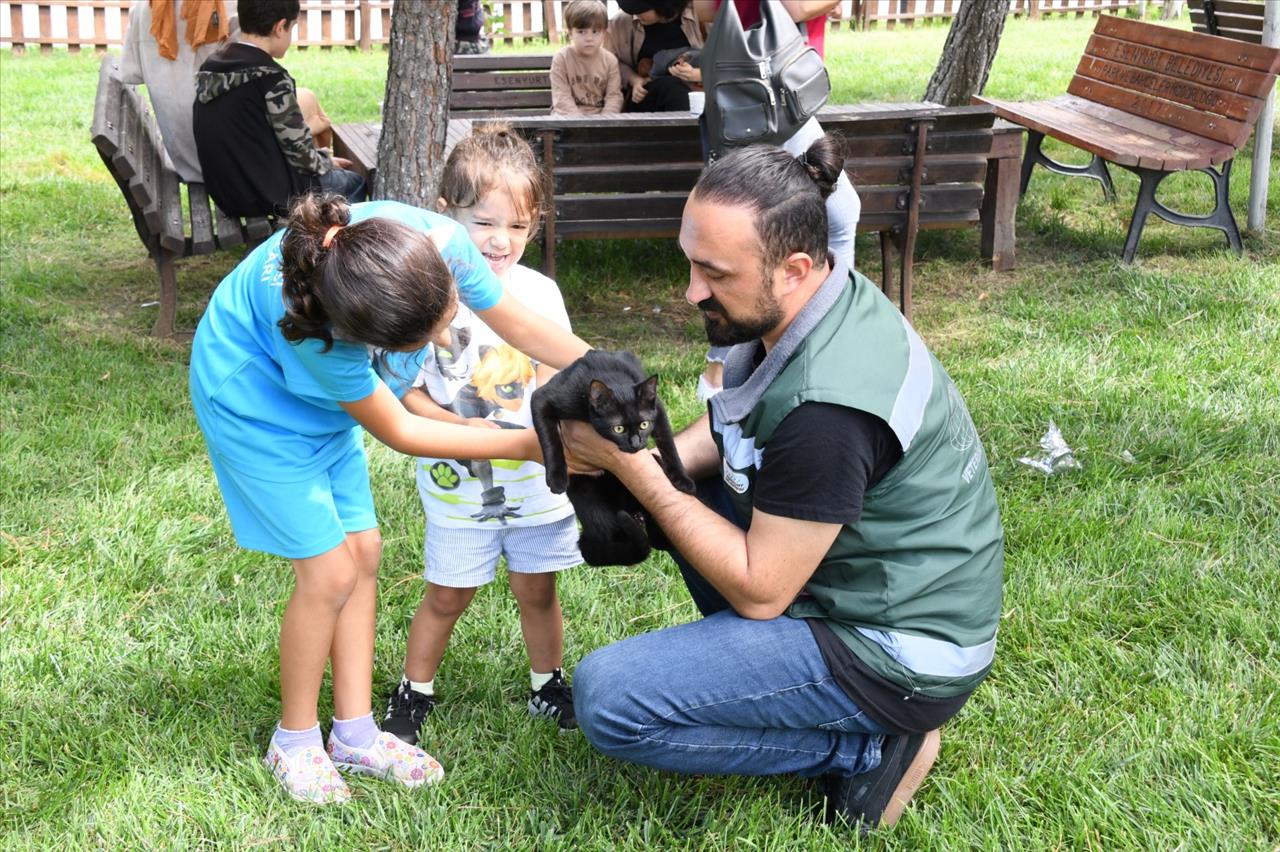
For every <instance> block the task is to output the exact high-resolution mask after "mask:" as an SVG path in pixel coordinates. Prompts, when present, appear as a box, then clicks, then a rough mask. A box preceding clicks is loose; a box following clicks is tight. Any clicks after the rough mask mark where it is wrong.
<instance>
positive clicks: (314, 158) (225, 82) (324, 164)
mask: <svg viewBox="0 0 1280 852" xmlns="http://www.w3.org/2000/svg"><path fill="white" fill-rule="evenodd" d="M273 77H274V78H275V79H274V80H269V81H268V78H273ZM258 80H262V81H263V82H267V83H268V88H267V90H266V92H265V95H264V103H265V107H266V116H267V121H268V122H269V123H270V124H271V129H272V130H273V131H274V132H275V135H276V141H277V142H279V143H280V150H281V152H283V153H284V158H285V160H286V161H287V162H288V163H289V165H290V166H291V167H293V168H294V169H297V170H298V171H300V172H303V173H305V174H312V175H323V174H327V173H328V172H329V170H330V169H332V168H333V160H332V159H331V158H330V156H329V155H328V154H327V153H325V152H324V151H321V150H320V149H318V148H317V147H316V143H315V140H314V139H312V138H311V129H310V128H309V127H307V122H306V121H305V120H303V118H302V109H301V108H300V107H299V106H298V90H297V86H296V85H295V84H294V82H293V78H292V77H290V76H289V72H288V71H285V70H284V69H283V68H281V67H280V66H279V65H277V64H276V63H274V62H272V63H271V64H270V65H256V66H251V67H247V68H246V67H242V68H238V69H235V70H225V71H223V70H205V69H201V70H200V71H198V72H196V100H197V101H198V102H199V103H203V104H207V103H211V102H212V101H213V100H215V99H216V98H220V97H223V96H224V95H226V94H228V93H230V92H231V91H233V90H235V89H237V88H239V87H240V86H244V85H246V84H249V83H254V82H256V81H258Z"/></svg>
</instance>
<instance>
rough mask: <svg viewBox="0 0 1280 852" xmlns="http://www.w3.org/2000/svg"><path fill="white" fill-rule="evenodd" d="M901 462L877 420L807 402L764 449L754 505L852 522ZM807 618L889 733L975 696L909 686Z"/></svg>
mask: <svg viewBox="0 0 1280 852" xmlns="http://www.w3.org/2000/svg"><path fill="white" fill-rule="evenodd" d="M901 459H902V447H901V445H899V443H898V439H897V437H896V436H895V435H894V434H893V431H892V430H891V429H890V428H889V424H887V423H885V422H884V421H883V420H881V419H880V418H879V417H876V416H875V415H872V414H868V413H867V412H865V411H859V410H858V409H856V408H848V407H846V406H842V405H830V404H827V403H822V402H806V403H802V404H801V405H799V406H797V407H796V408H795V409H794V410H793V411H792V412H791V413H790V414H788V415H787V416H786V417H785V418H784V419H783V421H782V422H781V423H779V424H778V426H777V428H776V429H774V431H773V434H772V435H771V436H770V438H769V443H768V444H767V445H766V446H765V449H764V457H763V459H762V460H761V464H760V470H759V472H758V474H757V476H756V487H755V491H754V493H753V495H752V496H753V500H752V505H753V506H754V507H755V508H757V509H759V510H761V511H762V512H768V513H769V514H771V515H779V516H781V517H785V518H795V519H796V520H802V521H816V522H820V523H829V524H851V523H854V522H855V521H857V520H858V518H860V517H861V516H862V504H863V498H864V496H865V495H866V493H867V492H868V491H869V490H871V489H872V488H874V487H875V486H876V485H877V484H879V482H880V480H882V479H883V478H884V477H885V476H886V475H887V474H888V473H889V471H890V470H892V469H893V466H894V465H896V464H897V463H898V462H899V461H900V460H901ZM808 623H809V628H810V629H811V630H812V631H813V636H814V639H815V640H816V641H817V643H818V647H819V649H821V651H822V657H823V659H824V660H825V661H826V663H827V667H828V668H830V669H831V673H832V675H834V676H835V678H836V682H837V683H839V684H840V687H841V688H842V689H843V690H844V691H845V693H847V694H848V696H849V698H851V699H852V700H853V701H854V702H855V703H856V704H857V705H858V706H859V707H860V708H862V710H863V711H865V712H866V714H867V715H868V716H870V717H871V718H872V719H873V720H874V721H876V722H877V723H878V724H879V725H880V726H881V727H883V728H885V729H886V730H887V731H889V732H890V733H920V732H924V731H930V730H933V729H934V728H937V727H938V726H939V725H941V724H942V723H943V722H945V721H946V720H947V719H949V718H951V717H952V716H954V715H955V713H956V712H957V711H958V710H959V709H960V707H961V706H962V705H963V704H964V702H965V701H966V700H967V699H968V697H969V695H968V694H965V695H961V696H957V697H954V698H930V697H928V696H923V695H918V694H914V693H912V692H910V691H907V690H904V689H903V688H902V687H900V686H898V685H897V684H895V683H892V682H890V681H888V680H885V679H884V678H882V677H880V676H879V675H877V674H876V673H875V672H874V671H872V670H871V669H870V668H869V667H868V666H867V665H866V664H865V663H863V662H862V661H861V660H859V659H858V657H857V655H856V654H854V653H853V651H851V650H849V647H848V646H847V645H845V644H844V642H842V641H841V640H840V638H839V637H838V636H836V634H835V633H834V632H832V630H831V628H830V627H828V626H827V625H826V623H825V622H823V621H822V620H821V619H808Z"/></svg>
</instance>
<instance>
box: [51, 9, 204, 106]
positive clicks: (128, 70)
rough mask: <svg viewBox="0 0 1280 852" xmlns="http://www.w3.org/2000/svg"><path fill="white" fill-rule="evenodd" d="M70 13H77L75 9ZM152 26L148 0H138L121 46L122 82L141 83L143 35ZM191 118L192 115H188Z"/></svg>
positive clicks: (130, 16)
mask: <svg viewBox="0 0 1280 852" xmlns="http://www.w3.org/2000/svg"><path fill="white" fill-rule="evenodd" d="M68 14H72V15H74V14H76V11H75V10H74V9H72V10H70V11H69V12H68ZM150 28H151V9H150V7H149V6H148V5H147V0H138V1H137V2H136V3H134V4H133V8H132V9H130V10H129V27H128V29H126V30H125V32H124V44H122V45H121V46H120V82H121V83H129V84H131V85H135V86H136V85H139V84H141V83H145V82H147V81H146V80H144V79H143V78H142V36H143V35H144V34H145V33H147V32H148V31H149V30H150ZM188 118H190V116H188Z"/></svg>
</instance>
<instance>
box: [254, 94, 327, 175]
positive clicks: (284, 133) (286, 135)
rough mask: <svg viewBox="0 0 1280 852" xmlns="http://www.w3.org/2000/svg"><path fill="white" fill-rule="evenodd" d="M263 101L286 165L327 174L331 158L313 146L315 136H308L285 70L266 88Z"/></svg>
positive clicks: (304, 121)
mask: <svg viewBox="0 0 1280 852" xmlns="http://www.w3.org/2000/svg"><path fill="white" fill-rule="evenodd" d="M266 103H267V119H268V120H269V121H270V122H271V129H272V130H273V131H275V134H276V141H278V142H279V143H280V150H281V151H282V152H283V153H284V158H285V160H286V161H287V162H288V163H289V165H290V166H292V167H293V168H294V169H297V170H298V171H300V172H305V173H307V174H312V175H323V174H328V173H329V170H330V169H332V168H333V161H332V160H331V159H330V158H329V155H328V154H326V153H324V152H323V151H321V150H320V149H318V148H317V147H316V143H315V140H314V139H312V138H311V130H310V128H308V127H307V122H306V119H304V118H303V117H302V109H301V108H300V107H299V106H298V95H297V91H296V90H295V89H294V85H293V80H292V79H291V78H290V77H289V75H288V74H281V75H280V76H279V78H277V80H276V82H275V83H274V84H273V85H272V86H271V88H270V89H268V90H267V93H266Z"/></svg>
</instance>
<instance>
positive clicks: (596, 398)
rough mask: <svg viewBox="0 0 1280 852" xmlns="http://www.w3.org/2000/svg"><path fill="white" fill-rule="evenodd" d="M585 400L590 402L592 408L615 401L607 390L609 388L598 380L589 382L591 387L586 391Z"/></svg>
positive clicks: (611, 393) (611, 392)
mask: <svg viewBox="0 0 1280 852" xmlns="http://www.w3.org/2000/svg"><path fill="white" fill-rule="evenodd" d="M587 398H588V399H589V400H591V404H592V405H594V406H600V405H605V404H608V403H612V402H613V401H614V400H615V399H616V397H614V395H613V391H611V390H609V386H608V385H606V384H605V383H604V382H602V381H600V380H599V379H592V380H591V387H590V389H589V390H588V391H587Z"/></svg>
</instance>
